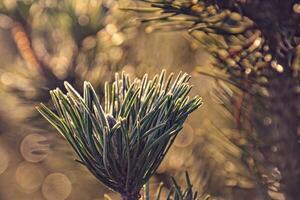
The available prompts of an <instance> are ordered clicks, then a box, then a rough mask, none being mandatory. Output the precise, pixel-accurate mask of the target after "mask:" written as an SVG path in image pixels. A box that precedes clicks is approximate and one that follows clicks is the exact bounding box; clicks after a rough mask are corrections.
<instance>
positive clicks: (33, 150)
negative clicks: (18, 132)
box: [20, 133, 49, 163]
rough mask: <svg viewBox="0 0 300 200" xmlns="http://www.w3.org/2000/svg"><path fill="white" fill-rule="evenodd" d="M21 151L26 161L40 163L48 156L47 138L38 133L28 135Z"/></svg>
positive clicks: (23, 141) (21, 146)
mask: <svg viewBox="0 0 300 200" xmlns="http://www.w3.org/2000/svg"><path fill="white" fill-rule="evenodd" d="M20 151H21V154H22V156H23V158H24V159H25V160H26V161H28V162H33V163H37V162H40V161H42V160H44V159H45V158H46V157H47V156H48V152H49V144H48V142H47V138H46V137H45V136H43V135H40V134H37V133H33V134H30V135H27V136H26V137H25V138H24V139H23V140H22V142H21V144H20Z"/></svg>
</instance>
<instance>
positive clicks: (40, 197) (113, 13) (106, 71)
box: [0, 0, 284, 200]
mask: <svg viewBox="0 0 300 200" xmlns="http://www.w3.org/2000/svg"><path fill="white" fill-rule="evenodd" d="M128 5H130V6H138V5H135V3H134V2H129V0H119V1H114V0H86V1H82V0H23V1H17V0H1V1H0V61H1V62H0V99H1V104H0V199H1V200H65V199H68V200H101V199H104V194H108V195H109V196H110V197H111V198H112V199H119V197H118V196H117V195H116V194H115V193H113V192H112V191H109V190H107V188H105V187H104V186H103V185H102V184H101V183H99V182H98V181H97V180H96V179H95V178H94V177H93V176H92V175H91V174H90V173H89V172H88V171H87V170H86V169H85V168H84V167H83V166H81V165H80V164H78V163H77V162H75V161H74V159H75V155H74V154H73V152H72V150H71V148H70V146H69V145H68V144H67V143H66V142H65V141H64V140H63V139H62V138H61V137H60V136H59V135H58V134H57V133H56V131H54V130H53V128H52V127H50V126H49V125H48V124H47V123H46V121H45V120H44V119H43V118H42V117H41V116H40V115H39V114H38V113H37V111H36V110H35V106H36V105H38V104H39V103H40V102H45V103H47V102H48V101H49V90H50V89H54V88H56V87H62V84H63V81H65V80H67V81H69V82H70V83H71V84H72V85H74V86H75V87H76V89H78V90H79V91H81V90H82V85H83V81H85V80H88V81H90V82H91V83H92V85H93V86H94V87H95V88H96V89H97V92H98V93H99V95H100V96H101V95H102V94H103V86H104V82H105V81H111V80H112V78H113V76H114V73H115V72H120V71H125V72H126V73H128V74H130V75H131V76H133V77H141V76H142V75H143V74H144V73H148V74H149V75H150V76H151V75H153V74H155V73H159V72H160V71H161V70H162V69H167V73H171V72H175V73H177V72H179V71H185V72H188V73H190V74H191V75H192V79H191V81H192V83H193V85H194V89H193V91H192V93H193V94H200V95H201V96H202V97H203V101H204V105H203V106H202V107H201V108H200V109H199V110H198V111H197V112H195V113H194V114H192V115H191V117H190V118H189V119H188V121H187V123H186V124H185V126H184V129H183V131H182V133H181V134H180V135H179V136H178V138H177V139H176V141H175V143H174V145H173V147H172V149H171V150H170V152H169V153H168V155H167V157H166V158H165V160H164V161H163V163H162V164H161V166H160V167H159V170H158V171H157V173H156V175H155V177H153V178H152V180H151V184H150V191H153V193H154V191H155V189H156V188H157V187H158V184H159V183H160V182H164V183H165V185H166V188H168V187H170V185H171V182H170V179H169V176H174V177H176V180H179V182H181V181H182V184H183V185H184V172H185V171H188V172H189V174H190V176H191V180H192V182H193V185H194V187H195V189H196V190H198V191H199V192H200V193H205V194H209V195H210V196H211V199H220V200H223V199H237V200H238V199H241V198H243V199H244V200H247V199H249V200H260V199H265V197H264V195H263V194H262V193H263V192H262V191H261V187H262V186H261V183H260V182H258V181H257V179H256V178H255V175H254V174H255V172H253V170H252V169H249V163H251V161H252V160H251V159H248V158H245V153H244V151H243V150H241V149H240V147H241V146H243V145H246V144H247V139H246V138H245V137H244V134H241V130H240V129H239V128H238V127H237V125H236V118H235V117H234V116H233V115H232V113H230V112H229V111H228V110H227V109H226V108H225V106H224V102H223V101H222V98H220V96H219V95H216V93H215V91H216V90H217V89H218V88H220V87H222V89H224V90H225V91H226V95H228V94H229V95H236V92H233V91H232V90H233V88H230V87H229V86H228V85H227V84H225V83H224V82H222V81H219V80H216V79H215V78H212V77H211V76H207V75H203V73H202V74H201V73H199V69H201V70H202V71H203V70H204V71H207V72H209V71H215V70H216V69H215V68H213V66H212V64H211V63H212V60H213V58H212V56H211V55H210V54H209V53H207V52H206V51H205V50H204V49H203V47H202V46H201V45H200V44H199V43H196V42H194V41H192V40H191V39H190V37H189V36H188V34H187V33H185V32H180V31H175V32H168V31H167V32H152V29H151V27H150V28H149V27H147V26H145V25H144V24H140V23H139V21H137V20H135V19H136V18H138V17H140V15H141V14H140V13H135V12H127V11H122V10H120V9H119V7H120V6H122V7H126V6H128ZM226 95H225V94H224V95H223V97H224V98H226ZM265 123H269V121H268V119H265ZM238 146H239V147H238ZM245 160H246V161H247V162H246V161H245ZM270 173H271V175H272V177H273V178H274V180H275V181H273V183H274V185H275V186H274V187H273V190H272V191H271V190H270V191H269V193H271V194H272V196H273V198H274V199H284V197H283V196H282V194H281V193H280V191H278V190H276V184H277V185H278V184H279V183H278V181H277V178H278V176H280V173H278V172H277V171H276V169H275V170H274V169H270ZM274 188H275V189H274Z"/></svg>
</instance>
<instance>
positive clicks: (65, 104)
mask: <svg viewBox="0 0 300 200" xmlns="http://www.w3.org/2000/svg"><path fill="white" fill-rule="evenodd" d="M165 76H166V72H165V71H163V72H162V73H161V74H160V75H156V76H155V77H154V78H153V79H152V80H149V79H148V76H147V75H145V76H144V77H143V78H142V80H137V79H135V80H134V81H133V82H131V81H130V79H129V77H128V75H125V74H124V73H122V75H121V77H120V76H119V75H118V74H116V78H115V82H114V83H113V84H108V83H106V84H105V98H104V99H105V102H104V107H102V106H101V104H100V100H99V98H98V96H97V94H96V92H95V91H94V89H93V87H92V86H91V84H90V83H88V82H85V83H84V90H83V91H84V92H83V97H82V96H80V94H78V93H77V92H76V91H75V89H74V88H73V87H72V86H71V85H70V84H68V83H67V82H65V87H66V90H67V93H66V94H64V93H63V92H62V91H61V90H60V89H55V90H53V91H51V92H50V94H51V97H52V101H53V104H54V106H55V109H56V112H53V111H51V110H50V109H49V108H47V107H46V106H45V105H44V104H41V105H40V106H39V107H38V108H37V109H38V111H39V112H40V113H41V114H42V115H43V116H44V117H45V118H46V119H47V120H48V121H49V122H50V123H51V124H52V125H53V126H54V127H55V128H56V129H57V130H58V132H59V133H60V134H61V135H62V136H63V137H64V138H65V139H66V140H67V141H68V142H69V143H70V145H71V146H72V147H73V149H74V151H75V152H76V153H77V155H78V157H79V160H78V161H79V162H80V163H82V164H83V165H85V166H86V167H87V168H88V169H89V170H90V171H91V172H92V173H93V174H94V175H95V176H96V177H97V178H98V179H99V180H100V181H101V182H103V183H104V184H105V185H106V186H108V187H109V188H111V189H113V190H115V191H117V192H119V193H120V194H121V195H122V196H123V197H129V198H132V199H137V198H138V197H139V191H140V189H141V188H142V186H143V185H144V184H145V183H146V182H147V181H148V180H149V179H150V177H151V176H152V175H153V174H154V173H155V171H156V169H157V168H158V166H159V165H160V163H161V162H162V160H163V158H164V156H165V155H166V153H167V151H168V149H169V148H170V146H171V144H172V142H173V141H174V138H175V137H176V135H177V134H178V133H179V131H180V130H181V129H182V126H183V123H184V121H185V120H186V118H187V117H188V115H189V114H190V113H191V112H193V111H194V110H196V109H197V108H198V107H199V106H200V105H201V104H202V101H201V98H200V97H198V96H197V97H194V98H193V99H190V98H189V97H188V93H189V92H190V90H191V87H192V86H190V85H189V83H188V81H189V79H190V76H189V75H187V74H182V73H180V74H179V75H178V76H177V78H176V79H175V80H174V81H172V78H173V74H171V75H170V76H169V77H168V78H167V80H165V79H166V78H165Z"/></svg>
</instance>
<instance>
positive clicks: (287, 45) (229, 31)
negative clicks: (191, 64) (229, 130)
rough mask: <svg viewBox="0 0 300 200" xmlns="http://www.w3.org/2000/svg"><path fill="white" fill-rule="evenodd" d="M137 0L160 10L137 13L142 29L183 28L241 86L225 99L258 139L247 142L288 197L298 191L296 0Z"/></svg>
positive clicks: (299, 97)
mask: <svg viewBox="0 0 300 200" xmlns="http://www.w3.org/2000/svg"><path fill="white" fill-rule="evenodd" d="M143 2H146V3H149V4H150V5H151V6H152V7H153V8H156V10H153V11H154V12H156V13H157V12H160V13H159V16H158V17H152V16H151V17H146V18H143V19H141V21H142V22H146V23H148V24H149V26H148V30H172V29H173V30H180V29H181V30H186V31H187V32H189V34H190V35H191V36H192V37H194V38H195V39H196V40H197V41H199V42H201V43H202V44H203V45H204V46H205V47H206V48H207V50H208V51H209V52H210V53H211V54H212V55H213V56H214V57H215V59H216V62H215V64H214V65H215V66H216V67H217V68H219V69H222V70H223V71H225V72H226V73H227V74H228V75H229V77H228V82H232V83H234V85H235V86H237V87H238V88H240V89H241V90H242V91H243V93H244V94H242V96H241V97H240V98H239V97H238V98H236V97H235V96H230V97H228V102H227V103H226V105H228V108H229V110H231V112H232V113H233V114H234V115H235V116H236V119H237V122H238V124H240V125H241V126H240V128H242V129H245V130H247V132H248V134H250V135H251V137H252V138H253V140H254V141H261V142H259V143H257V144H255V143H254V144H252V146H253V147H255V148H257V150H258V151H259V152H261V153H262V155H263V157H264V159H263V165H265V166H264V167H265V168H268V167H269V168H270V169H272V170H273V172H274V171H276V172H275V174H276V173H279V175H277V177H273V175H272V174H274V173H273V172H272V173H271V175H270V176H269V178H268V179H269V181H267V182H269V183H270V182H271V183H272V184H273V183H275V182H278V181H279V182H281V190H282V191H283V192H284V194H285V196H286V198H287V199H299V198H300V197H299V192H298V190H297V188H299V187H300V182H299V180H300V177H299V173H298V172H299V168H300V159H299V153H300V147H299V142H298V140H299V135H298V130H299V124H300V114H299V112H298V111H297V110H299V103H297V102H299V101H300V93H299V91H298V89H297V88H299V80H300V75H299V74H300V73H299V71H300V68H299V66H300V65H299V57H300V54H299V46H300V45H299V41H298V40H297V37H299V22H300V15H299V12H297V7H298V6H299V5H298V4H297V3H298V1H295V0H290V1H285V2H283V1H257V0H246V1H235V0H231V1H230V0H228V1H210V0H202V1H143ZM136 10H138V11H139V10H140V9H136ZM141 11H142V10H141ZM183 22H184V23H183ZM232 105H233V106H232ZM235 113H237V114H235ZM248 150H249V149H248ZM251 151H252V152H254V151H256V150H251ZM253 156H255V155H253ZM256 159H258V158H256ZM257 161H259V160H257ZM261 161H262V160H261V159H260V162H261ZM272 170H271V171H272ZM267 171H270V170H269V169H268V170H266V171H265V170H262V171H260V173H261V176H262V177H264V176H266V175H265V173H266V172H267ZM272 184H271V185H272ZM267 186H269V185H267Z"/></svg>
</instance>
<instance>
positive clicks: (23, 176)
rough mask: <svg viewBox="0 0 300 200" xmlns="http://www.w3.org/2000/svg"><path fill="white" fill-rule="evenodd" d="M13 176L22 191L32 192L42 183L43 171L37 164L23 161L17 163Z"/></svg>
mask: <svg viewBox="0 0 300 200" xmlns="http://www.w3.org/2000/svg"><path fill="white" fill-rule="evenodd" d="M15 178H16V182H17V184H18V186H20V189H21V190H22V191H23V192H25V193H32V192H35V191H37V190H38V189H39V188H40V186H41V185H42V183H43V180H44V173H43V171H42V169H41V168H40V167H39V166H38V165H35V164H32V163H29V162H26V161H24V162H22V163H20V164H19V165H18V167H17V170H16V174H15Z"/></svg>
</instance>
